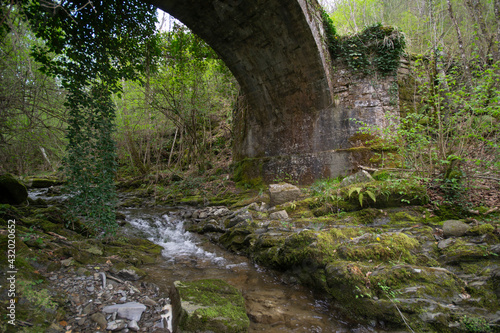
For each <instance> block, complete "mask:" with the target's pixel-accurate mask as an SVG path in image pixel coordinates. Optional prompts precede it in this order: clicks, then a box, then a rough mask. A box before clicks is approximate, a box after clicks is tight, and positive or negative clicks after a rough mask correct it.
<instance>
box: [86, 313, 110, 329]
mask: <svg viewBox="0 0 500 333" xmlns="http://www.w3.org/2000/svg"><path fill="white" fill-rule="evenodd" d="M90 319H91V320H92V321H93V322H95V323H97V325H98V326H99V327H100V328H105V327H108V322H107V320H106V317H105V316H104V315H103V314H102V313H100V312H97V313H94V314H93V315H91V316H90Z"/></svg>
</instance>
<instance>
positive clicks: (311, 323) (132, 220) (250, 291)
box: [121, 208, 380, 333]
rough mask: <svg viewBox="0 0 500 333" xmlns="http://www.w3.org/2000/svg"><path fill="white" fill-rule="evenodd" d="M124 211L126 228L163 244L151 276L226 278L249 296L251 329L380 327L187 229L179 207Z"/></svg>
mask: <svg viewBox="0 0 500 333" xmlns="http://www.w3.org/2000/svg"><path fill="white" fill-rule="evenodd" d="M121 212H122V213H124V214H125V215H126V217H127V218H126V220H127V222H129V227H128V229H127V231H126V232H127V233H129V234H130V235H134V236H139V237H144V238H148V239H149V240H151V241H153V242H155V243H156V244H159V245H161V246H162V247H163V248H164V250H163V257H164V258H165V260H164V261H163V262H162V263H160V264H159V265H155V266H154V267H151V266H149V267H148V266H145V267H142V268H143V269H144V270H145V271H147V273H148V276H147V277H146V279H147V280H148V281H150V282H153V283H155V284H156V285H158V286H159V287H160V288H165V287H166V286H169V285H171V284H172V283H173V282H174V281H176V280H180V281H189V280H196V279H207V278H213V279H222V280H225V281H227V282H228V283H229V284H231V285H232V286H234V287H236V288H237V289H238V290H240V291H241V292H242V294H243V296H244V298H245V302H246V307H247V312H248V314H249V317H250V332H270V333H273V332H339V333H340V332H357V333H365V332H380V331H378V330H375V329H373V328H371V327H366V326H361V325H357V324H352V323H348V322H346V321H343V320H342V319H341V318H339V317H338V316H336V311H335V310H334V309H333V308H331V306H330V304H329V302H328V301H327V300H326V299H325V298H323V297H322V296H321V295H315V294H314V293H313V292H311V291H310V290H308V289H306V288H304V287H301V286H298V285H290V284H286V283H284V282H283V281H284V280H286V277H284V276H281V275H280V274H278V273H276V272H272V271H269V270H266V269H264V268H262V267H259V266H258V265H256V264H254V263H252V262H251V261H250V260H248V258H246V257H243V256H239V255H235V254H233V253H230V252H228V251H225V250H223V249H221V248H220V247H219V246H217V245H214V244H212V243H211V242H209V241H208V240H207V239H205V238H204V237H203V236H200V235H197V234H193V233H190V232H187V231H185V230H184V228H183V221H182V220H180V219H178V218H177V216H176V215H177V214H176V211H175V210H167V209H165V208H163V209H161V208H147V209H144V208H140V209H126V210H121Z"/></svg>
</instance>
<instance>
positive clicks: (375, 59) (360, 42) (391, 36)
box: [321, 10, 406, 75]
mask: <svg viewBox="0 0 500 333" xmlns="http://www.w3.org/2000/svg"><path fill="white" fill-rule="evenodd" d="M321 14H322V19H323V27H324V29H325V34H326V38H327V44H328V48H329V51H330V55H331V57H332V58H333V59H340V60H342V61H346V62H347V65H348V66H349V67H350V68H351V69H352V70H354V71H356V72H359V73H362V74H373V73H375V72H378V73H380V74H382V75H389V74H394V73H395V72H396V70H397V69H398V68H399V65H400V58H401V55H402V53H403V51H404V49H405V46H406V42H405V38H404V35H403V34H402V33H401V32H400V31H399V30H398V29H396V28H393V27H387V26H382V24H380V23H377V24H374V25H371V26H368V27H366V28H365V29H364V30H363V31H362V32H360V33H359V34H356V35H352V36H345V37H339V36H338V35H337V31H336V29H335V26H334V24H333V21H332V19H331V18H330V17H329V16H328V14H327V13H326V12H325V11H324V10H322V12H321Z"/></svg>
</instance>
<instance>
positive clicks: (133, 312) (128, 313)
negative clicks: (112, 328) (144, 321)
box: [102, 302, 146, 321]
mask: <svg viewBox="0 0 500 333" xmlns="http://www.w3.org/2000/svg"><path fill="white" fill-rule="evenodd" d="M144 310H146V306H145V305H144V304H141V303H138V302H128V303H125V304H115V305H109V306H105V307H104V308H103V309H102V311H103V312H104V313H117V314H118V317H120V318H125V319H128V320H135V321H139V320H141V315H142V313H143V312H144Z"/></svg>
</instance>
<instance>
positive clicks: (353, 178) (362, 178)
mask: <svg viewBox="0 0 500 333" xmlns="http://www.w3.org/2000/svg"><path fill="white" fill-rule="evenodd" d="M373 180H374V179H373V177H372V176H371V175H370V174H369V173H368V172H367V171H365V170H361V171H359V172H357V173H355V174H353V175H350V176H347V177H345V178H344V179H342V181H341V182H340V186H341V187H344V186H349V185H352V184H356V183H367V182H371V181H373Z"/></svg>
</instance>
